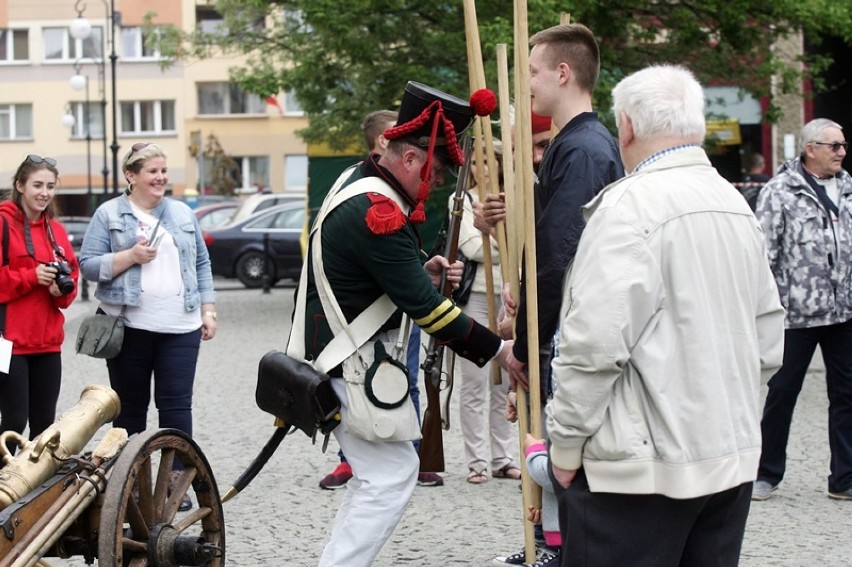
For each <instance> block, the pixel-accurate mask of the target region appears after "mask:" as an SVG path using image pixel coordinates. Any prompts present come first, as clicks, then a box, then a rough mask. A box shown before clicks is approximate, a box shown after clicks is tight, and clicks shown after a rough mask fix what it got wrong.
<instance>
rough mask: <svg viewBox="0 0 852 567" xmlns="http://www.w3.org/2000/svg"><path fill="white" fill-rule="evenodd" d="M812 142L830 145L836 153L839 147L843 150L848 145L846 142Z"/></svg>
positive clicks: (819, 144)
mask: <svg viewBox="0 0 852 567" xmlns="http://www.w3.org/2000/svg"><path fill="white" fill-rule="evenodd" d="M811 143H812V144H816V145H818V146H830V147H831V151H832V152H834V153H837V152H839V151H840V148H843V149H844V150H845V149H846V148H848V147H849V144H848V143H846V142H811Z"/></svg>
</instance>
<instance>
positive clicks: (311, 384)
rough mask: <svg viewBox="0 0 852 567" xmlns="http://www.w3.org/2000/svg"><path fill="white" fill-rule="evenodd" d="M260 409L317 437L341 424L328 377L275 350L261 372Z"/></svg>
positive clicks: (267, 356) (263, 360) (257, 397)
mask: <svg viewBox="0 0 852 567" xmlns="http://www.w3.org/2000/svg"><path fill="white" fill-rule="evenodd" d="M255 401H256V403H257V407H259V408H260V409H262V410H263V411H265V412H267V413H271V414H272V415H274V416H275V417H277V418H279V419H281V420H282V421H284V423H286V424H287V425H292V426H294V427H296V428H298V429H301V430H302V431H304V432H305V434H307V435H308V437H311V438H315V436H316V432H317V430H320V431H321V432H322V433H324V434H326V435H327V434H328V433H330V432H331V430H332V429H334V428H335V427H336V426H337V425H338V424H339V423H340V420H339V415H338V414H339V412H340V400H339V399H338V397H337V394H335V393H334V390H333V389H332V387H331V382H330V381H329V377H328V375H326V374H322V373H320V372H319V371H317V369H316V368H314V367H313V366H311V365H310V364H308V363H307V362H304V361H302V360H297V359H295V358H293V357H291V356H288V355H287V354H285V353H283V352H280V351H277V350H272V351H269V352H268V353H266V354H265V355H263V358H261V359H260V364H259V365H258V369H257V390H256V392H255Z"/></svg>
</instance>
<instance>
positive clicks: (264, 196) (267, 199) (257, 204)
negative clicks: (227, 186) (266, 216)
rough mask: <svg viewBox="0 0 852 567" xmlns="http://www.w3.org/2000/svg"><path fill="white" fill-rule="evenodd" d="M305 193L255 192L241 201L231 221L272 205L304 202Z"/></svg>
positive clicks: (244, 217)
mask: <svg viewBox="0 0 852 567" xmlns="http://www.w3.org/2000/svg"><path fill="white" fill-rule="evenodd" d="M304 202H305V196H304V195H293V194H285V193H255V194H254V195H250V196H248V197H246V199H245V200H243V201H241V202H240V206H239V208H237V210H236V211H234V215H233V216H232V217H231V220H230V221H229V223H235V222H239V221H241V220H243V219H246V218H248V217H249V216H251V215H253V214H255V213H259V212H260V211H263V210H266V209H268V208H270V207H275V206H278V205H283V204H285V203H304Z"/></svg>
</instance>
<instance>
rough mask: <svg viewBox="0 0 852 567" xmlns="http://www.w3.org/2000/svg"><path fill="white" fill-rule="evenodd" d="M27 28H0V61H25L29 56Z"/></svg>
mask: <svg viewBox="0 0 852 567" xmlns="http://www.w3.org/2000/svg"><path fill="white" fill-rule="evenodd" d="M29 39H30V36H29V32H28V31H27V30H3V29H0V61H26V60H28V59H29V58H30V41H29Z"/></svg>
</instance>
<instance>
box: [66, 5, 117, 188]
mask: <svg viewBox="0 0 852 567" xmlns="http://www.w3.org/2000/svg"><path fill="white" fill-rule="evenodd" d="M81 2H82V0H77V2H76V3H75V4H74V9H75V10H77V19H76V20H74V22H72V24H71V28H70V32H71V36H72V37H74V38H75V39H86V38H87V37H89V35H90V34H91V33H92V24H90V23H89V20H87V19H86V18H84V17H83V12H84V11H85V9H86V5H85V4H82V6H81ZM101 2H103V5H104V8H106V9H107V24H108V26H109V30H108V31H109V47H110V55H109V60H110V72H111V76H110V79H111V85H110V86H111V90H112V143H111V144H110V149H111V150H112V192H113V194H115V195H118V150H119V148H120V147H121V146H119V145H118V108H117V107H118V101H117V95H116V80H115V71H116V62H117V61H118V54H116V52H115V26H116V24H117V23H118V22H119V20H120V18H121V14H120V13H117V12H116V11H115V0H110V1H109V3H107V0H101ZM104 36H106V33H104ZM104 39H106V37H104ZM101 53H103V51H102V52H101ZM104 104H106V99H104ZM104 114H106V113H104ZM104 128H106V122H104ZM104 143H106V132H105V133H104ZM104 169H106V168H104Z"/></svg>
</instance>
